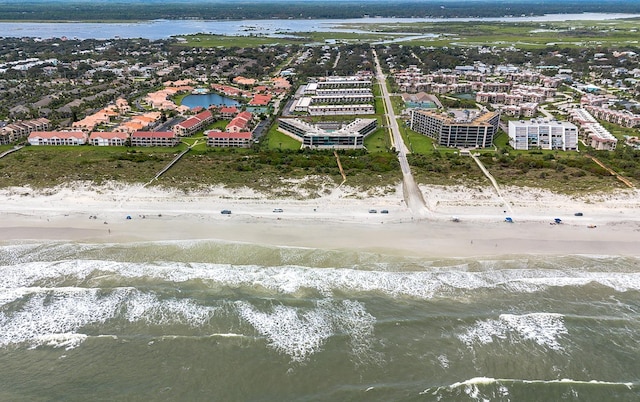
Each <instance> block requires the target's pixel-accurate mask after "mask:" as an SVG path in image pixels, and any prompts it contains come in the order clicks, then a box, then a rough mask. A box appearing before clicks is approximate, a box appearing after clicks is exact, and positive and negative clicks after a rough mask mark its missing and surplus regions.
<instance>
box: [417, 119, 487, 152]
mask: <svg viewBox="0 0 640 402" xmlns="http://www.w3.org/2000/svg"><path fill="white" fill-rule="evenodd" d="M473 113H474V112H469V111H463V112H458V114H457V115H456V116H454V117H452V116H450V115H449V114H442V113H437V112H431V111H427V110H412V111H411V129H412V130H414V131H417V132H419V133H421V134H424V135H426V136H428V137H431V138H433V139H434V140H436V141H437V143H438V144H439V145H442V146H445V147H455V148H486V147H489V146H491V145H492V144H493V137H494V136H495V134H496V133H497V131H498V124H499V123H500V112H487V113H483V114H481V115H477V116H474V115H473Z"/></svg>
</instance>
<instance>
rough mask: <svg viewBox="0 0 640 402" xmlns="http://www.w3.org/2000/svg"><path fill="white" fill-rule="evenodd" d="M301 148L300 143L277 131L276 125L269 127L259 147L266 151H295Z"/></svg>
mask: <svg viewBox="0 0 640 402" xmlns="http://www.w3.org/2000/svg"><path fill="white" fill-rule="evenodd" d="M301 146H302V143H301V142H300V141H297V140H294V139H293V138H291V137H289V136H288V135H286V134H283V133H281V132H280V131H278V129H277V125H276V124H274V125H273V126H271V128H270V129H269V132H268V133H267V135H265V136H264V137H263V138H262V140H261V141H260V147H261V148H267V149H278V150H291V151H295V150H298V149H300V147H301Z"/></svg>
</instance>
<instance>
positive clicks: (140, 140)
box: [131, 131, 180, 147]
mask: <svg viewBox="0 0 640 402" xmlns="http://www.w3.org/2000/svg"><path fill="white" fill-rule="evenodd" d="M179 142H180V139H179V138H178V136H177V135H176V134H175V133H174V132H171V131H136V132H135V133H133V134H131V146H133V147H175V146H176V145H178V143H179Z"/></svg>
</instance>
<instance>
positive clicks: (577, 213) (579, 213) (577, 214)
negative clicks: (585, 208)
mask: <svg viewBox="0 0 640 402" xmlns="http://www.w3.org/2000/svg"><path fill="white" fill-rule="evenodd" d="M573 215H574V216H582V215H583V214H582V212H576V213H575V214H573Z"/></svg>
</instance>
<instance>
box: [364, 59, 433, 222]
mask: <svg viewBox="0 0 640 402" xmlns="http://www.w3.org/2000/svg"><path fill="white" fill-rule="evenodd" d="M372 52H373V57H374V60H375V63H376V78H377V80H378V82H379V83H380V89H381V92H382V97H383V98H384V109H385V117H386V119H387V126H388V127H389V129H390V130H391V135H392V140H393V144H395V148H396V153H397V155H398V161H399V162H400V168H401V169H402V191H403V195H404V202H405V203H406V205H407V207H408V208H409V209H410V210H411V212H412V213H413V214H414V215H417V216H419V217H424V216H428V215H430V211H429V209H428V208H427V205H426V203H425V201H424V198H423V196H422V191H420V188H419V187H418V185H417V184H416V181H415V180H414V178H413V174H411V167H410V166H409V161H407V153H408V152H409V150H408V149H407V146H406V145H405V143H404V141H403V140H402V135H400V127H399V126H398V120H397V119H396V115H395V112H394V111H393V105H392V104H391V97H390V96H389V91H388V89H387V82H386V80H385V76H384V73H383V72H382V67H381V66H380V60H378V54H377V53H376V51H375V50H372Z"/></svg>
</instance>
